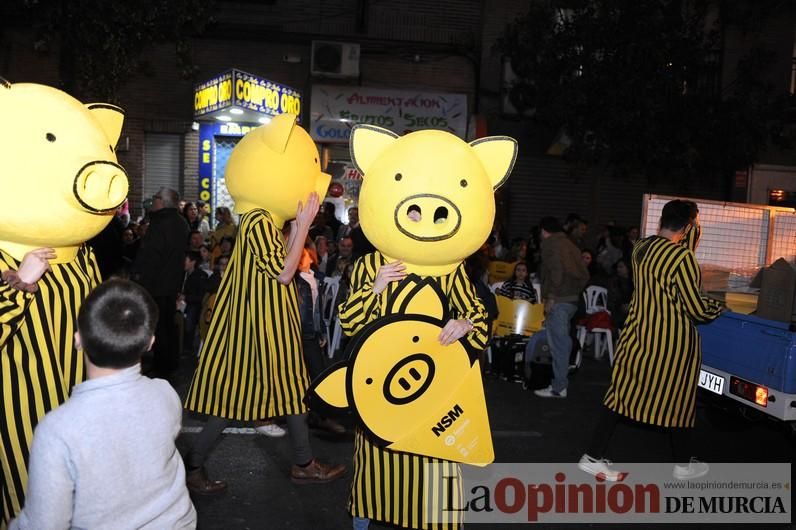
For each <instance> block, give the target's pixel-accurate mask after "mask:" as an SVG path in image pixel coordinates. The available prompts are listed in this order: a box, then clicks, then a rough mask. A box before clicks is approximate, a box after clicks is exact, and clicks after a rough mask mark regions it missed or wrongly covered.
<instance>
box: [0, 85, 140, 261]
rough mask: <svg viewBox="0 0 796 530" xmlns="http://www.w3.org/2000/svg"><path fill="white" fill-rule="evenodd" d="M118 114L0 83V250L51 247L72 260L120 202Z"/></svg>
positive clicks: (123, 181)
mask: <svg viewBox="0 0 796 530" xmlns="http://www.w3.org/2000/svg"><path fill="white" fill-rule="evenodd" d="M123 119H124V114H123V111H122V110H121V109H120V108H118V107H115V106H113V105H108V104H104V103H93V104H86V105H84V104H83V103H81V102H79V101H78V100H76V99H75V98H73V97H72V96H70V95H68V94H66V93H64V92H62V91H60V90H57V89H55V88H52V87H48V86H44V85H36V84H29V83H16V84H11V83H9V82H7V81H5V80H4V79H0V188H2V193H0V212H2V216H0V249H2V250H3V251H5V252H8V253H9V254H10V255H11V256H13V257H14V258H15V259H17V260H21V259H22V258H23V257H24V255H25V254H26V253H27V252H28V251H30V250H33V249H36V248H41V247H52V248H54V249H55V251H56V255H57V257H56V259H55V260H52V261H54V262H56V263H63V262H67V261H71V260H72V259H74V257H75V255H76V254H77V250H78V248H79V247H80V245H82V244H83V243H84V242H85V241H87V240H88V239H91V238H92V237H94V236H95V235H96V234H98V233H99V232H101V231H102V229H103V228H105V226H106V225H107V224H108V223H109V222H110V220H111V218H112V216H113V214H114V210H115V209H116V208H117V207H118V206H120V205H121V204H122V203H123V202H124V200H125V198H126V197H127V187H128V180H127V173H126V172H125V171H124V169H123V168H122V167H121V166H120V165H119V164H118V163H117V161H116V154H115V147H116V142H117V141H118V139H119V135H120V134H121V130H122V121H123Z"/></svg>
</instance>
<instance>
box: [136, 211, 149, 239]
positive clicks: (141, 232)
mask: <svg viewBox="0 0 796 530" xmlns="http://www.w3.org/2000/svg"><path fill="white" fill-rule="evenodd" d="M149 221H150V220H149V215H147V216H145V217H144V218H143V219H141V221H139V223H138V225H136V233H135V235H136V237H138V239H139V240H140V239H143V238H144V236H145V235H146V233H147V231H148V230H149Z"/></svg>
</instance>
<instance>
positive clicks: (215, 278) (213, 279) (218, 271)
mask: <svg viewBox="0 0 796 530" xmlns="http://www.w3.org/2000/svg"><path fill="white" fill-rule="evenodd" d="M228 263H229V256H219V257H218V259H217V260H216V262H215V264H214V265H213V274H211V275H210V278H208V279H207V292H208V293H215V292H216V291H218V288H219V286H220V285H221V278H222V277H223V276H224V271H226V270H227V264H228Z"/></svg>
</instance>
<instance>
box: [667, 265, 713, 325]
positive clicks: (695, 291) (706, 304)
mask: <svg viewBox="0 0 796 530" xmlns="http://www.w3.org/2000/svg"><path fill="white" fill-rule="evenodd" d="M701 281H702V278H701V273H700V271H699V265H698V264H697V261H696V257H694V253H693V252H690V251H686V252H684V256H683V259H682V260H681V261H680V263H679V264H678V265H677V266H676V267H675V269H674V287H675V289H676V291H677V296H678V297H679V298H680V301H681V302H682V304H683V307H684V308H685V310H686V312H687V313H688V316H689V318H691V320H694V321H696V322H710V321H711V320H713V319H715V318H716V317H718V316H719V315H720V314H721V304H720V303H719V302H718V301H716V300H713V299H711V298H708V297H707V296H704V295H702V293H700V292H699V285H700V282H701Z"/></svg>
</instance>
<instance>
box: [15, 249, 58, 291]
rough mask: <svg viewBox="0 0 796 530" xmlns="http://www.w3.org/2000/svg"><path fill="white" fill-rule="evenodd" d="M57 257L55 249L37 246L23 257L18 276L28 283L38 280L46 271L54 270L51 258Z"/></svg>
mask: <svg viewBox="0 0 796 530" xmlns="http://www.w3.org/2000/svg"><path fill="white" fill-rule="evenodd" d="M51 259H55V250H53V249H51V248H37V249H36V250H31V251H30V252H28V253H27V254H25V257H23V258H22V263H20V264H19V270H17V276H19V279H20V280H22V281H23V282H25V283H28V284H34V283H36V282H38V281H39V280H40V279H41V277H42V276H44V273H45V272H47V271H49V270H52V268H51V267H50V262H49V260H51Z"/></svg>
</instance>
